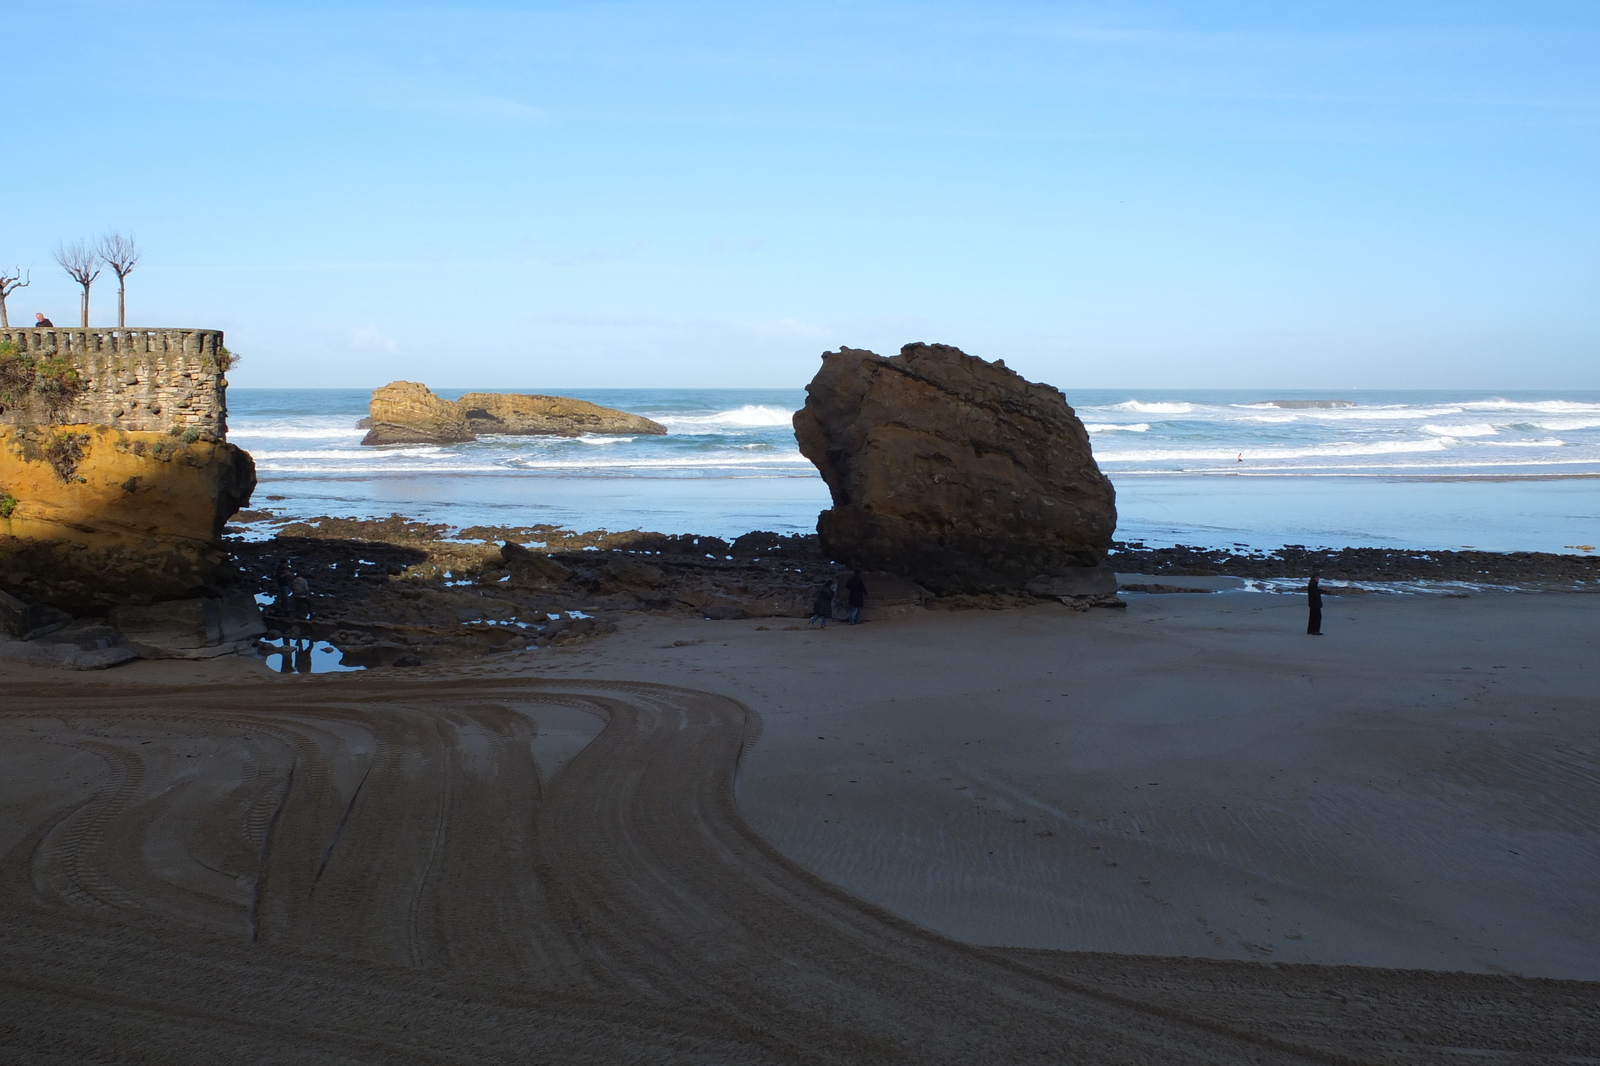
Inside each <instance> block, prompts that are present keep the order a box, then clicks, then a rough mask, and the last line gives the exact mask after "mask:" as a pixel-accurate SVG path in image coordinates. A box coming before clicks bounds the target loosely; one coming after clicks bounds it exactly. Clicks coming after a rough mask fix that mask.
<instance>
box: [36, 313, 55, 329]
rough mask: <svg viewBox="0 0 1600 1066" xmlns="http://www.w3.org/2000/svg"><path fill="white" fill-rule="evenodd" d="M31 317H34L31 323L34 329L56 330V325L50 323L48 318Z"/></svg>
mask: <svg viewBox="0 0 1600 1066" xmlns="http://www.w3.org/2000/svg"><path fill="white" fill-rule="evenodd" d="M33 317H34V320H35V321H34V323H33V328H34V329H55V328H56V324H55V323H54V322H52V321H50V320H49V319H48V318H46V317H44V315H43V314H35V315H34V316H33Z"/></svg>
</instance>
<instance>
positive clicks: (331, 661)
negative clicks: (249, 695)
mask: <svg viewBox="0 0 1600 1066" xmlns="http://www.w3.org/2000/svg"><path fill="white" fill-rule="evenodd" d="M256 648H257V649H258V650H257V654H258V655H259V656H260V657H261V661H262V663H263V664H264V665H265V666H266V667H267V669H269V670H272V671H273V672H275V673H280V674H338V673H347V672H349V671H351V670H365V669H366V667H364V666H346V665H345V663H344V656H343V653H342V652H340V651H339V649H338V648H336V647H334V646H333V645H332V644H329V643H328V642H327V641H325V640H305V639H300V640H295V639H293V638H288V637H286V638H283V639H281V640H263V641H259V642H257V644H256Z"/></svg>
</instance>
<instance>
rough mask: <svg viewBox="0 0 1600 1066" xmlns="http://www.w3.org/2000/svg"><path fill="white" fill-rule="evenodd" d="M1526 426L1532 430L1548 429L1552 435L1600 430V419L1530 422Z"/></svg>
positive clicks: (1558, 419) (1563, 419)
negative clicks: (1579, 430) (1573, 431)
mask: <svg viewBox="0 0 1600 1066" xmlns="http://www.w3.org/2000/svg"><path fill="white" fill-rule="evenodd" d="M1526 425H1527V426H1528V428H1530V429H1547V430H1549V431H1550V432H1552V433H1563V432H1566V431H1569V430H1576V429H1600V419H1595V418H1556V419H1552V420H1550V421H1548V422H1529V423H1526Z"/></svg>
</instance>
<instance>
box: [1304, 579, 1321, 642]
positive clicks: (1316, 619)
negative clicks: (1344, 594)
mask: <svg viewBox="0 0 1600 1066" xmlns="http://www.w3.org/2000/svg"><path fill="white" fill-rule="evenodd" d="M1306 603H1307V605H1308V606H1309V607H1310V608H1311V617H1310V619H1309V620H1308V621H1307V622H1306V633H1307V634H1309V635H1310V636H1313V637H1320V636H1322V586H1321V585H1319V584H1318V583H1317V576H1316V575H1315V574H1313V575H1311V580H1310V581H1308V582H1306Z"/></svg>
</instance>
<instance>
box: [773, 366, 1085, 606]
mask: <svg viewBox="0 0 1600 1066" xmlns="http://www.w3.org/2000/svg"><path fill="white" fill-rule="evenodd" d="M806 394H807V398H806V404H805V407H804V408H802V409H801V410H800V411H799V412H797V413H796V414H795V416H794V427H795V437H796V438H797V440H798V441H799V444H800V451H801V452H802V453H803V454H804V455H805V456H806V458H808V459H810V460H811V461H812V462H813V463H814V464H816V467H817V469H818V470H819V471H821V473H822V477H823V480H824V481H826V482H827V484H828V489H829V491H830V492H831V493H832V495H833V507H832V508H830V509H829V510H826V511H823V512H822V514H821V515H820V516H819V517H818V520H817V532H818V533H819V534H820V535H821V538H822V544H823V548H824V550H825V551H826V552H827V553H829V554H830V555H831V556H832V557H833V558H835V559H838V560H839V561H841V562H844V563H846V564H848V565H850V566H853V567H857V568H860V569H863V570H870V571H887V572H890V573H894V574H899V575H902V576H904V577H906V578H909V579H911V580H912V581H915V582H917V583H918V584H920V585H922V586H924V587H926V588H928V589H930V590H932V591H933V592H935V593H937V594H938V595H941V596H947V595H957V594H972V593H997V592H1012V593H1015V592H1027V593H1031V594H1033V595H1037V596H1059V597H1064V598H1068V599H1071V600H1073V601H1074V602H1076V603H1086V602H1096V601H1099V602H1107V603H1109V602H1113V601H1114V599H1115V592H1116V582H1115V579H1114V577H1113V576H1112V574H1111V571H1110V568H1109V567H1107V566H1105V565H1103V564H1104V560H1105V556H1106V552H1107V551H1108V550H1109V549H1110V546H1111V536H1112V532H1113V531H1114V530H1115V528H1116V524H1117V511H1116V494H1115V491H1114V490H1113V489H1112V486H1111V482H1110V480H1109V479H1108V478H1107V477H1106V476H1105V475H1104V474H1102V473H1101V472H1100V468H1099V467H1098V466H1097V465H1096V464H1095V461H1094V455H1093V454H1092V453H1091V451H1090V449H1089V435H1088V433H1087V432H1086V431H1085V430H1084V428H1083V423H1082V422H1080V421H1079V420H1078V417H1077V415H1075V414H1074V413H1073V410H1072V408H1071V407H1069V406H1068V405H1067V401H1066V398H1065V397H1064V396H1063V395H1062V394H1061V392H1060V391H1059V390H1057V389H1054V388H1052V387H1050V386H1049V385H1040V384H1035V383H1034V382H1030V381H1027V380H1025V379H1024V378H1023V377H1021V376H1020V375H1019V374H1017V373H1016V372H1015V371H1013V370H1009V369H1007V368H1006V365H1005V363H1004V362H1003V361H996V362H993V363H990V362H985V361H984V360H982V359H978V358H976V357H974V356H970V355H967V354H966V353H965V352H963V351H961V350H960V349H958V348H953V347H950V346H948V345H943V344H908V345H906V346H905V347H904V348H902V349H901V350H900V354H899V355H897V356H892V357H888V358H885V357H882V356H879V355H877V354H875V353H873V352H869V351H863V350H860V349H855V348H841V349H840V350H839V351H837V352H827V353H824V354H823V356H822V369H821V370H819V371H818V372H817V375H816V377H815V378H814V379H812V381H811V384H810V385H808V386H807V387H806Z"/></svg>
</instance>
